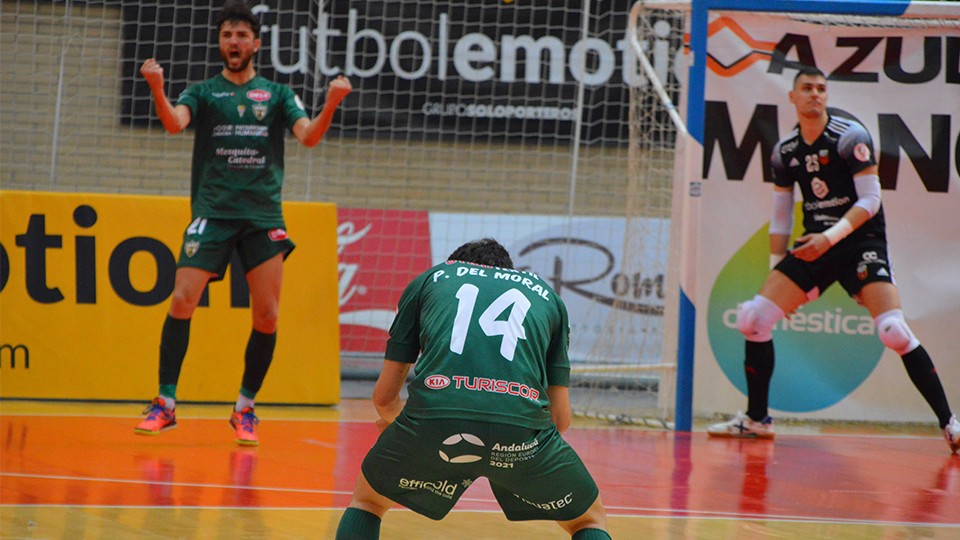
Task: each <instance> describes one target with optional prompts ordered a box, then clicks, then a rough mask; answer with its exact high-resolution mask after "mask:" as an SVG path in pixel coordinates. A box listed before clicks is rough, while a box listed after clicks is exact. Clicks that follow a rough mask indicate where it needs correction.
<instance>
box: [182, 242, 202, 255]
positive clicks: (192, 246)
mask: <svg viewBox="0 0 960 540" xmlns="http://www.w3.org/2000/svg"><path fill="white" fill-rule="evenodd" d="M198 251H200V241H199V240H188V241H186V242H184V243H183V253H184V254H186V256H187V257H193V256H194V255H196V254H197V252H198Z"/></svg>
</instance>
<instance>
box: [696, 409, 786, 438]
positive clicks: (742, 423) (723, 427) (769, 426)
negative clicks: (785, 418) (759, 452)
mask: <svg viewBox="0 0 960 540" xmlns="http://www.w3.org/2000/svg"><path fill="white" fill-rule="evenodd" d="M707 434H708V435H710V436H711V437H736V438H744V439H745V438H750V439H772V438H773V418H770V417H769V416H768V417H766V418H764V419H763V421H762V422H757V421H756V420H752V419H751V418H750V417H749V416H747V415H745V414H743V413H742V412H737V415H736V416H734V417H733V419H731V420H729V421H727V422H720V423H719V424H713V425H712V426H710V427H708V428H707Z"/></svg>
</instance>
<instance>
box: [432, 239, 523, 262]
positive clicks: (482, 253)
mask: <svg viewBox="0 0 960 540" xmlns="http://www.w3.org/2000/svg"><path fill="white" fill-rule="evenodd" d="M447 260H448V261H463V262H469V263H476V264H484V265H487V266H496V267H499V268H510V269H512V268H513V260H512V259H511V258H510V253H509V252H507V248H505V247H503V246H502V245H500V242H497V241H496V240H494V239H493V238H481V239H480V240H474V241H472V242H467V243H466V244H463V245H462V246H460V247H458V248H457V249H455V250H454V251H453V253H451V254H450V256H449V257H447Z"/></svg>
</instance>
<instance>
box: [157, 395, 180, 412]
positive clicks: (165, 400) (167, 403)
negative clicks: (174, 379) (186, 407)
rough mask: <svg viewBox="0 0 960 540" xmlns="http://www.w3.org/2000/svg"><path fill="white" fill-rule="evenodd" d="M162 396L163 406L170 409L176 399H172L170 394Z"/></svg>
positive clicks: (173, 406)
mask: <svg viewBox="0 0 960 540" xmlns="http://www.w3.org/2000/svg"><path fill="white" fill-rule="evenodd" d="M160 397H161V398H163V408H164V409H166V410H168V411H172V410H173V409H174V408H175V407H176V406H177V400H175V399H173V398H172V397H170V396H160Z"/></svg>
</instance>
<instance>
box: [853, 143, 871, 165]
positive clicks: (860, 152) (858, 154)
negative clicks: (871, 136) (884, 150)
mask: <svg viewBox="0 0 960 540" xmlns="http://www.w3.org/2000/svg"><path fill="white" fill-rule="evenodd" d="M853 157H855V158H857V159H858V160H860V161H862V162H864V163H866V162H867V161H870V148H868V147H867V145H866V144H865V143H859V144H857V145H856V146H854V147H853Z"/></svg>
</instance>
